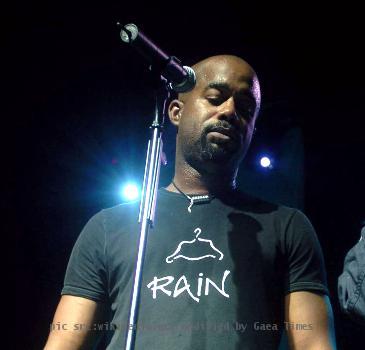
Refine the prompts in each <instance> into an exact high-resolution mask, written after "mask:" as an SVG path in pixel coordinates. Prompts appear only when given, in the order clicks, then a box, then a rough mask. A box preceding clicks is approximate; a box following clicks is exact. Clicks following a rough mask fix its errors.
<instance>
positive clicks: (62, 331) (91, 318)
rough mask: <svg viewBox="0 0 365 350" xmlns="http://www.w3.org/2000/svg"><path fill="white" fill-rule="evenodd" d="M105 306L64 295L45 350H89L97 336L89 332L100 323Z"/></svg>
mask: <svg viewBox="0 0 365 350" xmlns="http://www.w3.org/2000/svg"><path fill="white" fill-rule="evenodd" d="M103 311H104V307H103V304H101V303H97V302H95V301H93V300H90V299H86V298H82V297H77V296H72V295H63V296H62V297H61V300H60V302H59V304H58V306H57V309H56V313H55V315H54V318H53V322H52V324H51V326H50V333H49V336H48V340H47V343H46V345H45V347H44V350H58V349H59V350H76V349H88V348H90V346H91V344H92V342H94V341H95V340H96V339H95V338H96V336H97V334H96V333H97V332H93V331H89V329H90V327H91V328H92V327H93V324H95V322H97V321H100V319H101V318H102V315H103Z"/></svg>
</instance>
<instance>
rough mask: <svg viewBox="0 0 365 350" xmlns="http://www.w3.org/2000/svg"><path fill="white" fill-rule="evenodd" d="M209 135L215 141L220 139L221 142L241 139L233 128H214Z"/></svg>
mask: <svg viewBox="0 0 365 350" xmlns="http://www.w3.org/2000/svg"><path fill="white" fill-rule="evenodd" d="M208 135H209V136H210V137H211V138H213V139H219V140H225V141H229V140H231V139H232V140H237V139H238V138H239V135H238V133H237V131H235V130H234V129H233V128H224V127H214V128H212V129H211V130H209V132H208Z"/></svg>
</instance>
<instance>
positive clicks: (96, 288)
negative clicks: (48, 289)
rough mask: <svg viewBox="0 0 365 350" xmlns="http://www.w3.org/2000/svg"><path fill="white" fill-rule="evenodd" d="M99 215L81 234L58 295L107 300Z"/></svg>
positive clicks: (103, 250) (103, 238) (102, 230)
mask: <svg viewBox="0 0 365 350" xmlns="http://www.w3.org/2000/svg"><path fill="white" fill-rule="evenodd" d="M105 236H106V235H105V230H104V225H103V215H102V212H99V213H98V214H96V215H95V216H93V217H92V218H91V219H90V220H89V222H88V223H87V224H86V225H85V227H84V229H83V230H82V231H81V233H80V235H79V237H78V239H77V241H76V243H75V245H74V247H73V250H72V253H71V256H70V259H69V262H68V265H67V270H66V274H65V280H64V286H63V289H62V292H61V294H62V295H74V296H80V297H84V298H88V299H91V300H94V301H101V302H103V301H105V300H106V299H107V272H106V271H107V270H106V263H105V239H106V237H105Z"/></svg>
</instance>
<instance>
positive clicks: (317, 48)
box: [3, 1, 365, 349]
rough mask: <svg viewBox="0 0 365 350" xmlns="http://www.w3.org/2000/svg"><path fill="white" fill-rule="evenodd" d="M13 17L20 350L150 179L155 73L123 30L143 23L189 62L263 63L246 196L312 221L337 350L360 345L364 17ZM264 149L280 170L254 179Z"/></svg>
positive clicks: (129, 11) (238, 7) (339, 8)
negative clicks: (350, 267)
mask: <svg viewBox="0 0 365 350" xmlns="http://www.w3.org/2000/svg"><path fill="white" fill-rule="evenodd" d="M198 5H199V6H198ZM14 15H15V18H14V19H13V20H12V21H10V22H9V23H10V24H9V25H7V28H6V34H9V36H7V40H6V42H5V44H6V48H7V51H6V52H7V53H10V54H11V62H10V63H11V64H10V65H7V66H5V67H3V68H5V72H4V74H5V75H6V76H8V77H9V78H10V84H9V85H8V91H10V92H12V93H13V94H12V95H13V97H12V99H11V100H10V101H11V106H12V109H11V112H12V113H10V114H9V117H8V119H10V122H15V125H16V134H15V135H16V136H15V138H14V139H12V140H11V141H13V142H12V143H11V144H9V145H6V147H5V151H6V153H10V152H9V150H10V151H12V150H13V149H15V153H14V155H12V157H11V160H12V161H14V163H15V172H14V174H12V178H11V183H12V184H14V185H15V188H14V190H15V192H14V193H13V194H12V195H11V199H12V200H13V203H14V208H15V220H14V224H15V233H16V253H17V254H16V255H17V257H16V275H15V278H16V320H17V322H16V323H15V326H16V327H15V326H14V327H12V329H11V330H12V331H14V330H15V332H14V333H15V334H16V342H17V343H18V348H19V349H39V348H41V347H42V346H43V345H44V343H45V341H46V337H47V334H48V327H49V324H50V322H51V321H52V317H53V313H54V310H55V307H56V305H57V302H58V300H59V292H60V290H61V287H62V281H63V275H64V272H65V268H66V264H67V260H68V256H69V254H70V251H71V248H72V245H73V243H74V241H75V239H76V238H77V236H78V234H79V232H80V230H81V229H82V227H83V225H84V224H85V223H86V221H87V220H88V218H90V216H91V215H93V214H94V213H95V212H97V211H98V210H100V209H101V208H104V207H108V206H112V205H115V204H117V203H119V202H120V201H121V200H120V198H119V197H118V188H119V186H120V184H121V183H123V182H124V181H127V180H132V179H134V180H137V181H141V177H142V172H143V166H144V157H145V149H146V142H147V137H148V131H147V127H148V125H149V124H150V121H151V115H152V111H153V98H152V95H151V92H150V90H149V87H148V85H147V84H146V74H147V64H146V62H145V61H144V60H143V59H142V58H140V57H139V56H138V55H137V54H136V53H135V52H134V51H133V50H132V49H130V48H129V47H126V46H125V45H124V44H122V43H121V41H120V39H119V30H118V28H117V27H116V26H115V23H116V22H117V21H121V22H122V23H130V22H133V23H136V24H137V25H138V26H139V27H140V28H141V29H142V30H143V31H144V33H145V34H147V35H148V36H149V37H150V38H152V39H153V40H154V41H155V42H156V43H158V44H159V46H160V47H161V48H163V49H164V50H165V51H166V52H168V53H170V54H173V55H176V56H177V57H179V58H180V59H182V60H183V62H185V63H187V64H190V63H191V62H193V61H194V60H195V59H200V58H204V57H207V56H209V55H212V54H219V53H231V54H237V55H240V56H242V57H244V58H245V59H246V60H248V62H250V63H251V64H252V65H253V67H254V68H255V70H256V71H257V73H258V75H259V78H260V81H261V88H262V94H263V106H262V112H261V115H260V119H259V121H258V132H257V135H256V137H255V140H254V142H253V145H252V148H251V150H250V153H249V155H248V157H247V160H246V168H245V169H244V170H243V172H242V173H243V174H246V175H247V174H248V175H247V179H249V180H247V182H246V187H248V188H247V190H249V191H251V192H255V189H256V187H257V189H259V188H261V191H259V192H260V193H259V194H260V195H261V196H263V197H265V198H268V199H275V198H277V199H278V200H280V199H282V202H283V203H284V204H290V205H293V204H295V203H296V204H297V206H298V207H299V208H302V209H303V210H304V212H305V213H306V214H307V215H308V217H309V218H310V220H311V221H312V223H313V225H314V227H315V228H316V231H317V233H318V236H319V239H320V242H321V244H322V248H323V252H324V256H325V261H326V266H327V271H328V281H329V287H330V290H331V293H332V303H333V309H334V312H335V322H336V334H337V341H338V345H339V348H340V349H355V348H357V347H358V346H359V345H358V344H359V341H360V331H361V330H360V326H358V325H356V324H355V323H353V322H352V321H350V320H349V319H348V318H347V317H346V316H343V315H341V313H340V311H339V306H338V300H337V288H336V283H337V277H338V276H339V274H340V273H341V271H342V267H343V259H344V257H345V254H346V252H347V251H348V249H350V247H352V246H353V245H354V244H355V242H356V241H357V240H358V238H359V234H360V227H361V221H362V220H363V219H365V213H364V205H363V198H364V187H365V186H364V185H365V184H364V178H365V167H364V165H365V164H364V160H365V157H364V145H365V143H364V131H363V130H364V129H363V118H364V112H363V101H364V100H365V87H364V66H363V65H364V58H365V57H364V54H363V52H362V51H363V48H362V46H363V32H362V29H363V28H362V25H361V18H360V16H361V11H360V9H359V8H355V7H353V5H351V4H350V3H349V2H346V4H345V3H342V4H341V5H333V4H331V5H330V6H323V8H320V7H319V6H318V4H310V3H308V2H306V3H305V4H302V5H300V4H295V5H285V6H284V5H282V6H280V5H279V4H278V3H276V4H275V5H267V4H260V3H256V4H255V5H252V4H249V3H245V2H242V1H240V2H239V1H236V2H234V1H226V2H225V3H222V2H220V3H213V2H210V3H209V2H208V3H204V2H200V3H198V2H195V3H194V4H188V3H184V4H182V3H180V2H179V3H178V2H176V3H175V2H170V3H165V4H163V3H157V2H150V3H145V4H144V3H141V2H138V3H137V1H136V2H135V4H133V3H123V2H117V1H109V2H100V3H99V5H95V4H92V3H87V2H77V3H76V2H75V3H68V2H59V3H53V2H49V3H42V2H32V3H24V4H21V3H19V4H18V7H17V8H16V10H15V11H14ZM14 112H15V113H14ZM3 130H4V134H7V131H6V130H7V128H4V129H3ZM173 133H174V131H173V130H172V129H171V127H170V128H168V130H167V142H166V144H167V145H166V146H167V148H166V152H167V155H168V158H169V159H168V160H169V165H168V166H167V167H166V168H165V169H164V170H163V173H162V177H161V183H162V184H166V183H167V181H168V179H169V176H171V174H172V169H173V159H172V158H171V155H172V154H173V144H172V139H173ZM288 134H290V135H294V138H292V139H293V140H294V141H290V142H288V137H287V135H288ZM4 136H5V137H4V139H6V137H7V136H8V135H4ZM289 139H290V137H289ZM14 141H15V142H14ZM299 141H300V142H299ZM292 142H294V144H295V147H293V143H292ZM13 143H14V147H13V146H12V145H13ZM261 150H267V151H269V153H270V154H272V155H273V156H274V157H277V158H276V159H275V161H276V164H277V167H276V168H274V169H273V170H272V171H271V172H270V171H267V172H265V173H263V172H262V170H260V169H258V167H257V164H256V160H257V155H258V154H259V152H260V151H261ZM283 155H285V156H286V158H285V159H288V158H289V159H292V161H293V164H295V166H294V167H293V168H292V173H291V172H290V169H291V168H290V166H289V167H288V166H286V170H285V171H284V170H283V171H282V172H280V159H281V158H280V157H281V156H283ZM282 158H284V156H283V157H282ZM303 160H304V162H303ZM278 169H279V170H278ZM288 169H289V171H288ZM303 169H304V170H303ZM255 172H256V173H255ZM255 174H256V175H257V179H258V180H257V184H255V182H254V181H252V179H253V178H255ZM280 176H281V179H279V180H278V178H279V177H280ZM283 178H284V180H283ZM262 180H264V181H263V183H265V186H261V187H260V186H259V182H260V183H261V182H262ZM278 183H281V185H282V184H283V183H285V184H287V186H284V185H283V186H279V187H278V186H277V184H278ZM247 184H249V185H247ZM241 185H242V187H243V188H244V187H245V177H244V176H242V177H241ZM255 186H256V187H255ZM293 186H294V187H293ZM11 188H12V189H13V186H11ZM263 188H264V191H263V190H262V189H263ZM270 188H271V189H272V191H271V192H270ZM278 188H279V189H282V190H283V191H284V192H285V191H286V192H285V193H284V192H283V191H282V192H281V194H280V193H278ZM275 191H276V192H275ZM5 198H6V197H5ZM3 201H4V199H3ZM12 231H13V230H11V231H10V232H12ZM15 328H16V329H15ZM362 339H363V338H362Z"/></svg>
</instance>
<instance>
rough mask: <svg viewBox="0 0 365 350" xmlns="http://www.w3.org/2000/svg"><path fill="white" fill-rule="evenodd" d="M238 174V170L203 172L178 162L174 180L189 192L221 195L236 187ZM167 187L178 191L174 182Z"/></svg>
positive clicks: (184, 190)
mask: <svg viewBox="0 0 365 350" xmlns="http://www.w3.org/2000/svg"><path fill="white" fill-rule="evenodd" d="M236 174H237V171H234V172H231V173H228V172H227V173H222V172H219V173H218V172H202V171H198V170H197V169H194V168H192V167H191V166H189V165H188V164H186V163H185V164H179V163H177V164H176V166H175V175H174V178H173V182H174V183H175V184H176V185H177V186H178V187H179V189H180V190H181V191H183V192H184V193H187V194H188V193H191V194H207V193H210V194H214V195H216V196H219V194H220V193H227V192H229V191H232V190H234V189H235V188H236ZM166 189H167V190H168V191H171V192H178V191H177V189H176V188H175V186H174V185H173V184H172V183H171V184H170V185H169V186H167V187H166Z"/></svg>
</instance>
